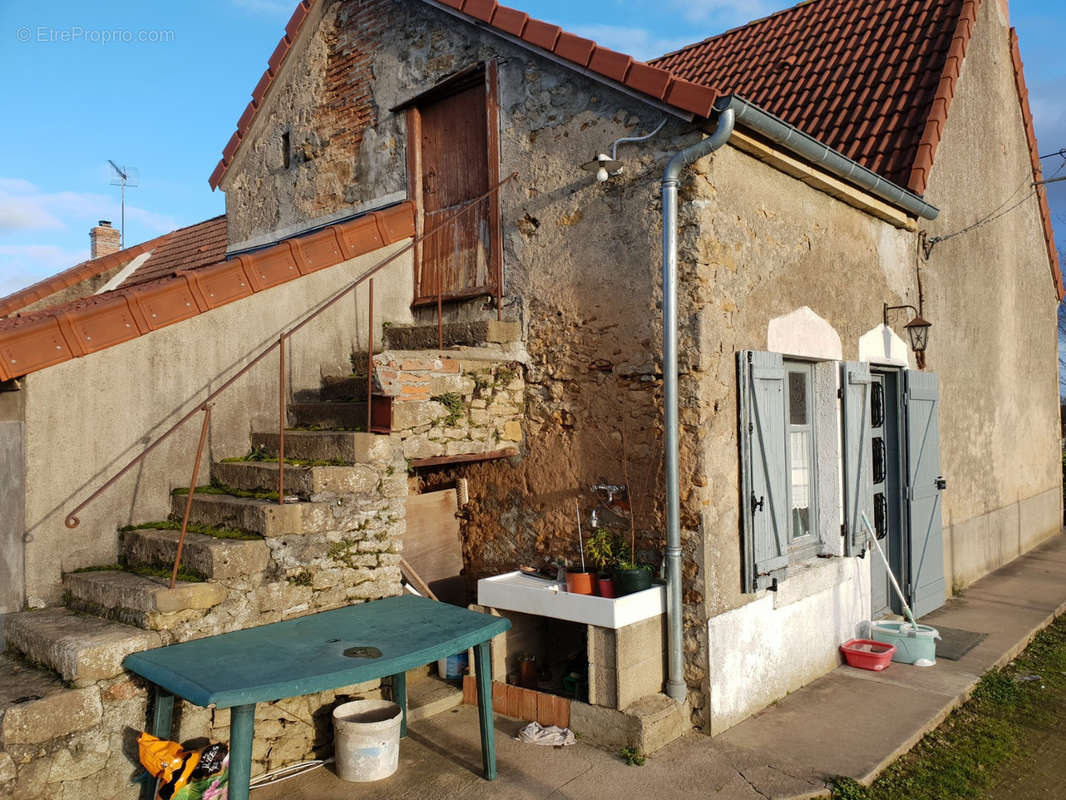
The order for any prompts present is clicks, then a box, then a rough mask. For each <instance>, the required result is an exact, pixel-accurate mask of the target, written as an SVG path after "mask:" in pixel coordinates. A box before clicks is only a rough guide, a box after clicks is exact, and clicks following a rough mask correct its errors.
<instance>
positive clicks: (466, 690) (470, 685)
mask: <svg viewBox="0 0 1066 800" xmlns="http://www.w3.org/2000/svg"><path fill="white" fill-rule="evenodd" d="M463 702H464V703H466V705H468V706H476V705H477V679H476V678H475V677H474V676H473V675H464V676H463Z"/></svg>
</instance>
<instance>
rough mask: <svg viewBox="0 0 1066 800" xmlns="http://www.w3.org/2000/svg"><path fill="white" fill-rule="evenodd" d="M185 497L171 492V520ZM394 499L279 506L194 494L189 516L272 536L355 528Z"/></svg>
mask: <svg viewBox="0 0 1066 800" xmlns="http://www.w3.org/2000/svg"><path fill="white" fill-rule="evenodd" d="M401 474H402V473H401ZM404 477H405V478H406V476H404ZM398 496H399V495H398ZM186 498H187V495H174V497H173V498H172V499H171V503H172V505H171V518H172V519H181V517H182V515H183V514H184V513H185V501H186ZM394 502H395V501H394V500H392V499H390V498H388V497H385V496H383V495H382V496H378V495H361V496H360V495H351V496H343V497H336V498H334V499H331V500H328V501H322V502H308V503H304V502H298V503H285V504H284V505H279V504H278V503H277V502H276V501H274V500H252V499H248V498H244V497H233V496H232V495H225V494H221V495H220V494H197V495H194V497H193V502H192V511H191V513H190V515H189V519H190V521H192V522H197V523H199V524H201V525H211V526H213V527H223V528H236V529H238V530H242V531H252V532H253V533H258V534H260V535H261V536H263V537H265V538H267V539H276V538H278V537H279V536H299V535H302V534H308V533H328V532H331V531H351V530H356V529H357V528H359V527H360V526H362V525H363V524H365V520H366V516H367V515H368V514H372V513H376V512H380V511H385V510H387V509H389V508H390V503H394Z"/></svg>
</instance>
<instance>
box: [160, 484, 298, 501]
mask: <svg viewBox="0 0 1066 800" xmlns="http://www.w3.org/2000/svg"><path fill="white" fill-rule="evenodd" d="M188 493H189V490H188V489H186V488H184V487H182V488H179V489H175V490H174V491H173V492H171V494H174V495H187V494H188ZM196 493H197V494H214V495H226V496H228V497H244V498H248V499H250V500H273V501H275V502H277V499H278V493H277V492H275V491H268V490H265V489H261V490H257V491H254V492H250V491H247V490H245V489H235V488H233V487H232V486H223V485H221V484H211V485H210V486H197V487H196Z"/></svg>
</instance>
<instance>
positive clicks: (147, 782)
mask: <svg viewBox="0 0 1066 800" xmlns="http://www.w3.org/2000/svg"><path fill="white" fill-rule="evenodd" d="M153 694H154V696H155V701H154V702H153V704H152V721H151V724H150V727H149V730H150V731H151V732H152V735H153V736H156V737H158V738H160V739H169V738H170V729H171V723H172V721H173V719H174V695H172V694H171V693H170V692H168V691H167V690H166V689H163V688H161V687H159V686H156V687H155V691H154V692H153ZM137 780H140V781H141V782H142V783H141V800H152V798H154V797H155V784H156V779H155V778H154V777H153V776H152V775H150V774H149V773H148V772H147V771H145V772H144V774H143V775H142V776H141V777H140V778H138V779H137Z"/></svg>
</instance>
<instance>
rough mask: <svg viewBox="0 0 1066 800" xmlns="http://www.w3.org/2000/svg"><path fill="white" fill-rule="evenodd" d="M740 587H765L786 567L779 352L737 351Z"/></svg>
mask: <svg viewBox="0 0 1066 800" xmlns="http://www.w3.org/2000/svg"><path fill="white" fill-rule="evenodd" d="M737 355H738V359H739V373H740V380H739V389H740V441H741V448H740V451H741V477H742V495H743V497H742V507H743V520H742V525H743V532H744V539H743V541H744V588H745V591H748V592H753V591H755V590H757V589H765V588H769V587H771V586H772V585H773V582H774V580H780V579H781V578H784V576H785V568H786V567H787V566H788V462H787V460H786V458H785V435H786V431H785V367H784V361H783V360H782V358H781V355H780V354H779V353H757V352H752V351H744V352H741V353H738V354H737Z"/></svg>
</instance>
